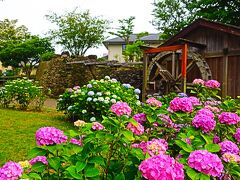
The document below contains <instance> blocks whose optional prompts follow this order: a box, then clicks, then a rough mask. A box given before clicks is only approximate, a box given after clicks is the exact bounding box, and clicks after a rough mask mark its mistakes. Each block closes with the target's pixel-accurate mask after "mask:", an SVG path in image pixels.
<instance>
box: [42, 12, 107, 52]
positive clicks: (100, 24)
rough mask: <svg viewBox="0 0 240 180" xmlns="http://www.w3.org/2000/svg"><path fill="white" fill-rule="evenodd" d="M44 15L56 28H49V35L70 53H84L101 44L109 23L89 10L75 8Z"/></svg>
mask: <svg viewBox="0 0 240 180" xmlns="http://www.w3.org/2000/svg"><path fill="white" fill-rule="evenodd" d="M46 17H47V19H48V20H49V21H50V22H52V23H54V24H56V26H57V29H53V30H50V34H51V37H52V38H53V39H54V40H55V42H56V43H57V44H60V45H62V46H63V47H64V48H65V50H68V51H69V52H70V53H71V54H72V55H84V54H85V53H86V51H87V50H88V49H89V48H92V47H97V46H98V45H99V44H101V43H102V41H103V40H104V32H105V31H106V30H107V28H108V23H109V22H108V21H107V20H104V19H101V18H99V17H92V16H90V13H89V11H84V12H77V9H75V10H73V11H72V12H67V13H65V14H63V15H57V14H56V13H53V14H51V15H46Z"/></svg>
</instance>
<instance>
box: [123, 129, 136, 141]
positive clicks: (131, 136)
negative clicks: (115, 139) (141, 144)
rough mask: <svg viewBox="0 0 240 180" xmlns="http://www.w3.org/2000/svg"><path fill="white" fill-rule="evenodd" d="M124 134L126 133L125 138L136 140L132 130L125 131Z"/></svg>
mask: <svg viewBox="0 0 240 180" xmlns="http://www.w3.org/2000/svg"><path fill="white" fill-rule="evenodd" d="M122 134H123V135H124V137H125V138H127V139H128V140H129V141H133V140H135V138H134V137H133V132H132V131H123V132H122Z"/></svg>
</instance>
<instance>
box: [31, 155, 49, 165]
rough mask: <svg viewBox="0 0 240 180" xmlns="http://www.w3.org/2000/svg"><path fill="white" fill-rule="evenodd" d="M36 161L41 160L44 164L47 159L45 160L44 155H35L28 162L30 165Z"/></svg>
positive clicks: (46, 162)
mask: <svg viewBox="0 0 240 180" xmlns="http://www.w3.org/2000/svg"><path fill="white" fill-rule="evenodd" d="M37 162H41V163H43V164H46V165H47V164H48V160H47V158H46V156H37V157H35V158H33V159H31V160H30V161H29V163H30V164H31V165H34V164H35V163H37Z"/></svg>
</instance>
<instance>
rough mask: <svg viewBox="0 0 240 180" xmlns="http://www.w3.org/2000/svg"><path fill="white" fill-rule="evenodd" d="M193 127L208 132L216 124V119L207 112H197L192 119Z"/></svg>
mask: <svg viewBox="0 0 240 180" xmlns="http://www.w3.org/2000/svg"><path fill="white" fill-rule="evenodd" d="M192 125H193V127H196V128H200V129H201V130H202V131H203V132H205V133H208V132H210V131H212V130H213V129H214V128H215V126H216V121H215V120H214V119H213V118H212V117H211V116H208V115H206V114H197V115H196V116H195V117H194V118H193V120H192Z"/></svg>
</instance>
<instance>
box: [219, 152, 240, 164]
mask: <svg viewBox="0 0 240 180" xmlns="http://www.w3.org/2000/svg"><path fill="white" fill-rule="evenodd" d="M222 159H223V160H224V161H225V162H236V163H240V156H239V155H237V154H232V153H224V154H223V155H222Z"/></svg>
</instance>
